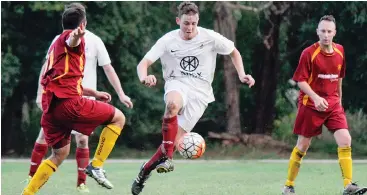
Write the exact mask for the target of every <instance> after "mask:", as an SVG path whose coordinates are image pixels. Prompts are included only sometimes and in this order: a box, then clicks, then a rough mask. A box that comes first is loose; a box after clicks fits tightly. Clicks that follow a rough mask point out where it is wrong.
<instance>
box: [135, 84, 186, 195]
mask: <svg viewBox="0 0 367 195" xmlns="http://www.w3.org/2000/svg"><path fill="white" fill-rule="evenodd" d="M172 86H173V85H172ZM182 94H183V93H182V91H181V92H180V90H177V91H176V90H171V91H168V92H167V93H166V95H165V101H166V109H165V114H164V117H163V123H162V135H163V141H162V144H161V145H160V146H159V147H158V149H157V152H156V153H155V154H154V155H153V156H152V158H151V159H150V160H149V161H148V162H146V163H144V164H143V165H142V166H141V168H140V171H139V173H138V175H137V177H136V179H135V180H134V182H133V184H132V187H131V192H132V194H133V195H137V194H140V192H141V191H142V190H143V188H144V186H145V182H146V181H147V180H148V178H149V177H150V176H151V171H152V170H154V169H155V168H156V167H157V166H158V165H160V164H161V163H164V164H166V163H167V164H166V165H167V166H166V167H165V169H166V170H170V171H172V170H173V163H172V156H173V152H174V142H175V139H176V134H177V131H178V124H177V114H178V112H179V111H180V110H181V109H182V107H183V105H184V98H183V96H182ZM166 161H167V162H166ZM161 168H162V167H161Z"/></svg>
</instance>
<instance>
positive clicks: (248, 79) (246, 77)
mask: <svg viewBox="0 0 367 195" xmlns="http://www.w3.org/2000/svg"><path fill="white" fill-rule="evenodd" d="M238 77H239V79H240V81H241V83H246V84H247V85H248V86H249V87H250V88H251V87H252V86H254V85H255V79H254V78H252V76H251V75H249V74H241V75H238Z"/></svg>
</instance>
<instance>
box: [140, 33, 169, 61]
mask: <svg viewBox="0 0 367 195" xmlns="http://www.w3.org/2000/svg"><path fill="white" fill-rule="evenodd" d="M165 51H166V45H165V38H164V37H162V38H160V39H158V41H157V42H156V43H155V44H154V45H153V47H152V48H151V49H150V50H149V51H148V53H147V54H146V55H145V56H144V58H146V59H148V60H150V61H151V62H155V61H157V60H158V58H160V57H161V56H162V55H163V54H164V52H165Z"/></svg>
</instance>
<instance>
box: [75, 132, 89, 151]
mask: <svg viewBox="0 0 367 195" xmlns="http://www.w3.org/2000/svg"><path fill="white" fill-rule="evenodd" d="M75 138H76V145H77V147H78V148H88V136H86V135H76V136H75Z"/></svg>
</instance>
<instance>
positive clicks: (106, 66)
mask: <svg viewBox="0 0 367 195" xmlns="http://www.w3.org/2000/svg"><path fill="white" fill-rule="evenodd" d="M95 44H96V45H95V47H96V48H97V60H98V64H99V65H100V66H102V67H103V71H104V73H105V75H106V77H107V79H108V81H109V82H110V84H111V85H112V87H113V88H114V89H115V91H116V93H117V95H118V97H119V99H120V101H121V102H122V103H123V104H124V105H125V106H126V107H128V108H132V107H133V103H132V102H131V99H130V97H128V96H127V95H126V94H125V92H124V90H123V89H122V86H121V82H120V79H119V77H118V76H117V74H116V71H115V69H114V68H113V66H112V65H111V59H110V56H109V55H108V52H107V49H106V46H105V45H104V43H103V41H102V39H100V38H99V37H98V38H97V39H95Z"/></svg>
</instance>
